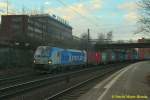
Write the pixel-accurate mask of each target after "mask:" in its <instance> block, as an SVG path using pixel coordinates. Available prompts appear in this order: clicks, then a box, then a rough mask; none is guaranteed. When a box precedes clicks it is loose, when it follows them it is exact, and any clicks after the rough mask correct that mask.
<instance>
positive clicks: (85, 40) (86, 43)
mask: <svg viewBox="0 0 150 100" xmlns="http://www.w3.org/2000/svg"><path fill="white" fill-rule="evenodd" d="M90 40H91V38H90V36H88V34H87V33H83V34H82V36H81V41H80V42H81V43H80V48H81V49H84V50H87V49H89V48H90V47H91V42H90Z"/></svg>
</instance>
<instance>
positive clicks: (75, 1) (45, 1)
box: [0, 0, 141, 40]
mask: <svg viewBox="0 0 150 100" xmlns="http://www.w3.org/2000/svg"><path fill="white" fill-rule="evenodd" d="M8 1H9V13H18V12H21V11H22V8H24V10H25V11H29V10H35V9H36V10H37V11H42V12H44V13H49V14H51V15H52V14H55V15H57V16H60V17H62V18H64V19H66V20H67V21H69V23H70V25H71V26H72V27H73V35H76V36H81V34H82V33H86V31H87V29H88V28H90V35H91V36H92V38H97V34H98V33H106V32H108V31H111V30H112V31H113V35H114V40H121V39H124V40H129V39H137V38H140V37H141V36H140V35H134V34H133V33H134V32H135V31H136V30H137V28H138V27H137V26H138V24H137V21H138V18H139V11H138V10H139V7H138V6H137V2H138V0H8ZM0 13H1V14H6V0H0Z"/></svg>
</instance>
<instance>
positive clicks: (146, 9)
mask: <svg viewBox="0 0 150 100" xmlns="http://www.w3.org/2000/svg"><path fill="white" fill-rule="evenodd" d="M139 6H140V7H141V18H140V22H141V26H142V28H141V32H144V33H148V34H149V33H150V0H141V1H140V2H139ZM149 35H150V34H149Z"/></svg>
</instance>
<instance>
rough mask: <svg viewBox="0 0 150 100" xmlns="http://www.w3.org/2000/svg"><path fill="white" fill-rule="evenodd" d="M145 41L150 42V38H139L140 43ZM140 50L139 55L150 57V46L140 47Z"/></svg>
mask: <svg viewBox="0 0 150 100" xmlns="http://www.w3.org/2000/svg"><path fill="white" fill-rule="evenodd" d="M145 42H150V39H145V38H141V39H138V43H145ZM138 51H139V56H140V57H141V58H148V57H150V48H139V49H138Z"/></svg>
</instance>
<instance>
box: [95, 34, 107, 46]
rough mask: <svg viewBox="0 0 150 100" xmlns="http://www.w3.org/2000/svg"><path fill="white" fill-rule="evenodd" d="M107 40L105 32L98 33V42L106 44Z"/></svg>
mask: <svg viewBox="0 0 150 100" xmlns="http://www.w3.org/2000/svg"><path fill="white" fill-rule="evenodd" d="M105 40H106V36H105V34H104V33H100V34H99V35H98V42H97V43H98V44H104V43H105Z"/></svg>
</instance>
